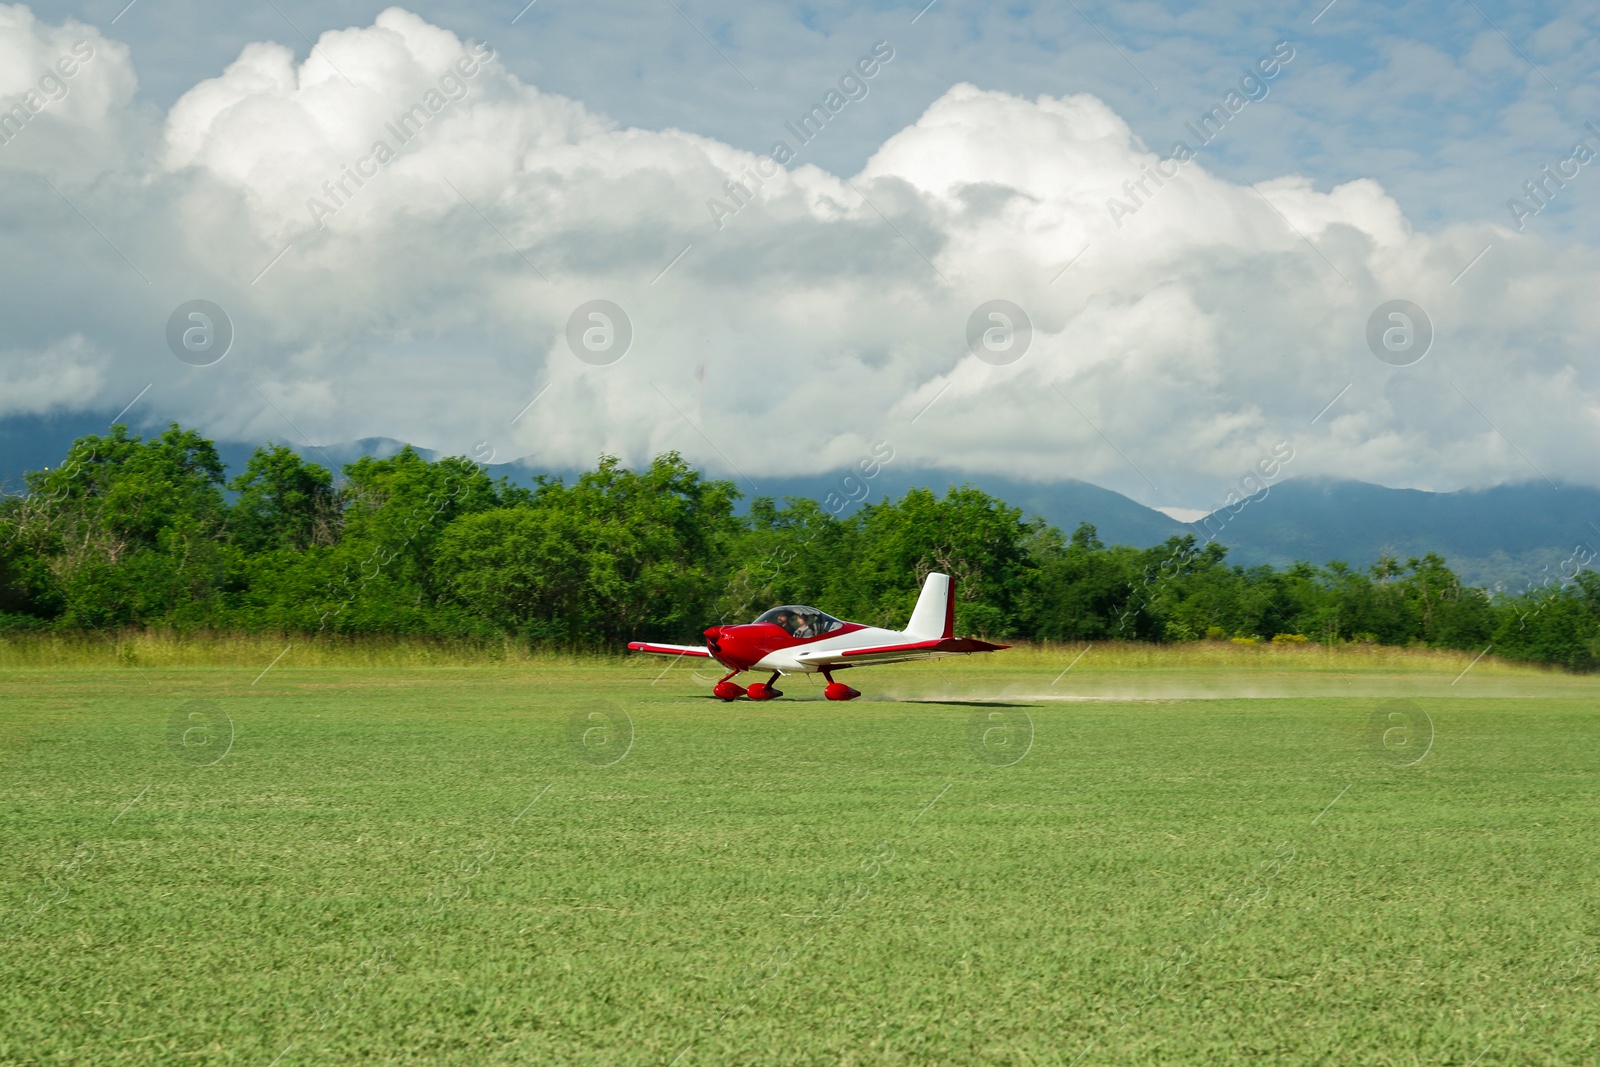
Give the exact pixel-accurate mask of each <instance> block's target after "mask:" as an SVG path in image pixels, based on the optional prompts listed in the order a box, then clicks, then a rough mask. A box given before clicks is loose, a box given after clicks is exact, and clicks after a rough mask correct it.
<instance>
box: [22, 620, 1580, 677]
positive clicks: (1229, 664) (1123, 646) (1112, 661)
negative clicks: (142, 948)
mask: <svg viewBox="0 0 1600 1067" xmlns="http://www.w3.org/2000/svg"><path fill="white" fill-rule="evenodd" d="M286 649H289V650H291V651H292V652H293V656H292V664H293V666H294V667H296V668H302V669H303V668H318V667H343V668H357V669H359V668H389V669H420V668H430V667H541V668H543V667H556V666H569V667H591V668H592V667H597V666H600V665H603V664H604V663H606V662H608V661H610V662H614V661H616V660H618V659H619V658H621V657H622V656H625V655H627V653H626V652H625V651H624V650H623V649H621V648H619V649H617V651H616V652H612V653H587V654H585V653H568V652H551V651H543V650H530V649H529V648H528V646H527V645H526V644H525V643H523V642H520V641H514V640H504V641H498V642H483V641H476V642H469V641H450V640H429V639H422V638H408V637H333V636H326V635H324V636H317V637H307V636H304V635H294V634H214V633H211V634H176V633H165V632H159V631H146V630H128V631H117V632H109V633H87V634H38V633H34V634H11V635H6V636H0V670H6V669H11V670H17V669H24V670H26V669H32V670H70V669H96V670H103V669H105V668H107V667H118V666H138V667H149V668H186V667H197V668H198V667H226V668H241V667H252V666H257V665H263V666H264V665H266V664H268V663H271V662H273V661H274V659H276V658H277V657H278V656H279V654H280V653H283V652H284V651H285V650H286ZM1080 653H1081V654H1082V655H1081V658H1079V657H1080ZM1475 655H1476V653H1472V652H1451V651H1443V650H1439V649H1427V648H1401V647H1396V646H1384V645H1366V644H1349V645H1334V646H1327V645H1318V644H1294V645H1274V644H1260V645H1241V644H1235V643H1232V642H1227V641H1192V642H1188V643H1186V644H1176V645H1148V644H1134V643H1131V642H1122V641H1100V642H1078V643H1071V642H1068V643H1063V644H1056V643H1053V642H1046V643H1037V644H1036V643H1023V644H1018V645H1016V646H1014V647H1012V648H1010V649H1008V650H1006V651H1004V652H1001V653H998V654H996V655H993V656H971V657H956V658H951V659H945V660H943V661H942V663H943V666H945V667H947V668H955V669H961V668H963V667H970V668H974V669H982V670H994V669H1000V670H1009V669H1022V670H1046V669H1054V670H1060V669H1061V668H1062V667H1065V666H1066V665H1067V664H1069V663H1073V664H1075V665H1074V667H1073V670H1074V671H1075V672H1077V673H1080V674H1083V673H1091V672H1093V673H1098V672H1103V671H1163V670H1166V671H1195V670H1218V671H1221V670H1227V671H1263V672H1267V671H1270V672H1282V671H1305V672H1314V671H1330V670H1333V671H1342V672H1346V673H1354V672H1360V671H1373V672H1379V671H1381V672H1388V673H1393V672H1408V671H1416V672H1428V673H1437V672H1439V671H1443V670H1451V669H1453V670H1457V671H1460V670H1464V669H1466V667H1467V666H1468V665H1469V664H1471V665H1472V669H1473V671H1474V672H1477V673H1528V672H1538V673H1551V671H1552V669H1551V668H1545V667H1541V666H1537V665H1533V664H1526V663H1515V662H1508V661H1503V660H1500V659H1499V658H1498V657H1495V656H1493V655H1486V656H1483V657H1482V658H1481V659H1478V660H1477V661H1476V663H1474V657H1475ZM1556 673H1559V672H1556Z"/></svg>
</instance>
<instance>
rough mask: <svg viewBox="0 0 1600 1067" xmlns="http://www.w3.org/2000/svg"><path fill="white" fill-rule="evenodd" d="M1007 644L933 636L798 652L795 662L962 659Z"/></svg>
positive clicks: (840, 664)
mask: <svg viewBox="0 0 1600 1067" xmlns="http://www.w3.org/2000/svg"><path fill="white" fill-rule="evenodd" d="M1010 647H1011V646H1010V645H994V644H990V643H989V642H988V641H979V640H977V639H976V638H972V637H936V638H933V639H931V640H927V641H906V642H903V643H900V644H892V645H872V646H869V647H867V648H844V649H837V650H831V651H825V650H821V649H819V650H817V651H815V652H797V653H795V657H794V658H795V659H797V660H799V661H800V662H801V663H805V664H810V665H815V666H818V667H848V666H850V665H851V664H856V663H861V664H866V663H899V662H902V661H904V660H914V659H931V658H932V657H934V656H964V655H967V654H968V653H971V652H997V651H999V650H1000V649H1002V648H1010Z"/></svg>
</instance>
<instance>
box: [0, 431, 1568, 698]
mask: <svg viewBox="0 0 1600 1067" xmlns="http://www.w3.org/2000/svg"><path fill="white" fill-rule="evenodd" d="M739 501H740V494H739V492H738V491H737V489H736V488H735V486H734V484H733V483H732V482H728V481H721V480H717V479H710V478H706V477H705V476H704V475H702V474H701V473H700V472H699V471H697V470H695V469H694V468H692V467H690V466H689V465H688V464H687V463H685V462H684V460H683V459H682V458H681V457H680V456H679V455H677V454H676V453H670V452H669V453H666V454H664V455H661V456H658V457H656V459H655V460H654V461H653V462H652V463H651V464H650V465H649V467H648V468H646V469H642V470H630V469H628V468H626V467H624V466H623V465H622V464H621V463H620V462H619V461H618V460H617V459H616V458H615V457H611V456H603V457H601V459H600V461H599V463H598V465H597V466H596V467H595V468H594V469H593V470H590V471H587V472H585V473H583V474H581V475H579V476H577V477H576V478H575V479H573V480H572V481H571V482H570V484H569V483H567V482H565V481H563V480H562V479H559V478H554V477H549V476H541V477H540V478H538V479H537V480H536V481H535V484H534V485H533V486H532V487H526V486H519V485H515V484H512V483H511V482H509V481H508V480H507V479H504V478H501V479H498V480H496V479H492V478H490V476H489V475H488V474H487V473H486V472H485V470H484V469H483V468H482V467H480V466H479V465H478V464H476V463H474V462H472V461H471V460H468V459H464V458H459V457H453V458H445V459H439V460H437V461H430V460H428V459H426V458H425V457H423V456H421V455H419V454H418V453H417V452H416V451H415V450H413V449H411V448H409V447H407V448H404V449H402V450H400V451H399V452H398V453H396V454H394V455H392V456H389V457H387V458H384V459H376V458H372V457H364V458H362V459H358V460H356V461H355V462H353V463H349V464H346V465H344V466H343V467H342V469H341V470H340V471H339V472H338V475H337V476H336V475H335V473H334V472H333V471H331V470H329V469H328V468H327V467H324V466H321V465H319V464H317V463H315V462H311V461H309V460H307V459H305V458H303V457H301V456H300V455H298V454H297V453H295V452H294V451H293V450H291V449H289V448H287V447H284V446H281V445H267V446H264V447H261V448H258V449H257V450H256V451H255V452H254V453H253V454H252V455H251V456H250V458H249V461H248V462H247V463H246V465H245V469H244V470H243V471H242V472H240V473H238V474H237V475H236V476H235V477H233V478H232V479H231V480H230V479H228V478H227V472H226V471H225V469H224V466H223V463H222V461H221V459H220V458H219V456H218V453H217V450H216V447H215V445H214V444H213V443H212V442H211V441H209V440H207V439H206V438H205V437H203V436H201V435H200V434H198V433H196V432H194V431H192V430H186V429H183V428H182V427H180V426H178V425H177V424H173V425H172V426H170V427H169V428H168V429H167V430H166V431H165V432H163V433H161V434H160V435H158V436H152V437H149V438H140V437H138V436H134V435H130V434H129V432H128V430H127V428H126V427H125V426H121V425H117V426H114V427H112V428H111V430H110V432H109V433H107V434H104V435H93V436H88V437H83V438H81V439H79V440H78V441H76V442H75V443H74V444H73V446H72V448H71V450H70V452H69V453H68V455H67V457H66V459H65V460H64V461H63V462H62V463H61V464H60V465H58V466H56V467H54V468H51V469H46V470H41V471H32V472H29V473H28V474H27V476H26V482H25V491H24V492H22V493H19V494H16V495H8V496H6V497H5V498H4V500H3V501H0V630H4V631H13V632H15V631H26V630H61V631H75V630H76V631H82V630H105V629H117V628H127V627H138V628H152V629H164V630H172V631H179V632H201V631H212V632H241V631H242V632H281V633H300V634H319V633H320V634H385V635H409V636H419V637H434V638H457V639H460V638H465V639H498V638H504V637H512V638H515V639H518V640H523V641H526V642H528V643H530V644H532V645H542V646H550V647H561V648H593V649H607V648H610V649H614V648H617V647H619V646H620V644H621V643H622V642H624V641H626V640H629V639H652V640H679V641H688V640H695V639H697V638H698V636H699V634H700V632H701V631H702V630H703V629H704V628H705V627H706V626H708V625H710V624H712V623H719V622H721V623H726V622H747V621H749V620H750V619H752V618H754V617H755V615H757V614H759V613H760V612H761V611H763V610H765V609H766V608H768V607H771V606H773V605H775V604H783V603H805V604H812V605H815V606H817V607H820V608H822V609H823V610H825V611H828V612H829V613H830V614H834V615H838V616H840V617H843V618H847V619H852V620H854V621H859V622H867V623H873V624H878V625H887V626H895V627H898V626H901V625H903V624H904V623H905V620H906V619H907V618H908V617H909V615H910V611H911V607H912V605H913V603H914V602H915V600H916V596H917V592H918V590H919V589H920V586H921V580H922V577H923V575H925V574H926V573H928V572H929V571H932V570H937V571H942V572H944V573H947V574H950V575H951V576H952V577H953V578H954V580H955V588H956V595H957V608H956V619H957V626H958V628H959V629H960V630H961V631H962V632H964V633H967V634H973V635H978V636H984V637H991V638H1000V639H1006V638H1011V639H1023V640H1040V641H1104V640H1128V641H1145V642H1158V643H1159V642H1182V641H1198V640H1235V641H1242V642H1277V643H1299V642H1302V641H1314V642H1322V643H1329V644H1333V643H1348V642H1367V643H1375V644H1385V645H1421V646H1429V647H1434V648H1447V649H1465V650H1472V651H1481V650H1483V649H1484V648H1486V647H1488V646H1490V645H1491V644H1492V646H1493V648H1494V650H1495V651H1496V652H1497V653H1498V654H1501V655H1504V656H1507V657H1510V658H1517V659H1525V660H1532V661H1537V662H1542V663H1551V664H1557V665H1560V666H1562V667H1566V668H1569V669H1573V670H1592V669H1594V668H1595V667H1596V666H1600V578H1597V576H1596V575H1595V574H1594V573H1593V572H1589V571H1577V572H1575V573H1572V574H1563V575H1561V576H1559V580H1557V581H1552V582H1549V583H1546V584H1545V585H1544V586H1542V587H1540V588H1537V589H1529V590H1527V591H1525V592H1524V593H1522V594H1520V595H1509V596H1508V595H1504V594H1502V595H1491V594H1490V593H1488V592H1486V591H1484V590H1482V589H1477V588H1472V587H1469V586H1466V585H1463V584H1462V582H1461V581H1460V580H1459V579H1458V578H1457V577H1456V575H1455V574H1454V573H1453V572H1452V571H1451V570H1450V568H1449V567H1448V566H1447V564H1446V562H1445V560H1443V559H1441V558H1440V557H1439V556H1437V555H1434V554H1431V553H1430V554H1429V555H1426V556H1424V557H1422V558H1421V559H1415V558H1412V559H1407V560H1404V561H1401V560H1398V559H1391V558H1385V559H1381V560H1379V561H1378V562H1377V563H1376V564H1373V565H1372V566H1369V567H1365V568H1361V567H1354V566H1350V565H1348V564H1346V563H1342V562H1338V561H1334V562H1330V563H1327V564H1325V565H1321V566H1318V565H1313V564H1311V563H1297V564H1295V565H1293V566H1291V567H1289V568H1287V569H1284V570H1277V569H1274V568H1272V567H1265V566H1262V567H1249V568H1246V567H1239V566H1234V565H1230V564H1229V563H1228V562H1227V549H1226V548H1225V547H1223V546H1222V545H1219V544H1216V543H1215V542H1210V543H1207V542H1203V541H1201V540H1199V539H1197V538H1196V537H1195V536H1193V535H1185V536H1182V537H1173V538H1169V539H1168V540H1167V541H1166V542H1164V543H1163V544H1160V545H1156V546H1153V547H1147V548H1137V547H1132V546H1127V545H1109V546H1108V545H1105V544H1103V543H1102V542H1101V540H1100V538H1099V536H1098V534H1097V532H1096V530H1095V528H1094V527H1093V526H1092V525H1089V524H1087V523H1085V524H1082V525H1080V526H1079V527H1078V528H1077V529H1076V530H1074V531H1073V532H1072V533H1071V534H1070V535H1066V534H1064V533H1063V532H1062V531H1060V530H1058V529H1056V528H1054V527H1052V526H1049V525H1048V524H1046V523H1045V522H1043V521H1042V520H1040V519H1037V518H1032V519H1029V518H1025V517H1024V515H1023V513H1022V511H1021V510H1020V509H1018V508H1015V507H1012V506H1010V505H1008V504H1006V503H1005V502H1004V501H1001V500H998V499H996V498H994V497H992V496H990V495H988V494H987V493H984V492H982V491H981V490H978V489H976V488H973V487H972V486H963V487H960V488H951V489H949V490H948V491H947V492H945V493H944V494H943V495H942V496H941V495H938V494H935V493H934V492H932V491H930V490H928V489H912V490H910V491H908V492H907V493H905V495H903V496H902V497H900V498H899V499H898V500H885V501H883V502H880V503H872V504H865V505H863V506H861V507H860V508H858V509H857V510H855V511H854V512H852V513H850V514H848V515H844V516H837V515H835V514H833V513H832V512H831V511H830V510H828V509H825V508H824V507H823V506H822V505H821V504H819V503H818V502H817V501H814V500H810V499H805V498H795V497H790V498H786V499H784V500H782V501H777V500H773V499H771V498H766V497H758V498H756V499H754V500H752V501H751V502H750V506H749V508H748V509H747V510H746V511H744V512H743V513H740V511H739V510H738V504H739Z"/></svg>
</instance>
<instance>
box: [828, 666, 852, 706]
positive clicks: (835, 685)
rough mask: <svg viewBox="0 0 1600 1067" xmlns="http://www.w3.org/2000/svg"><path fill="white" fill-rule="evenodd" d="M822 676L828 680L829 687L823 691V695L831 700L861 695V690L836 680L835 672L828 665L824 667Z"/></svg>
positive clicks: (849, 698) (850, 698)
mask: <svg viewBox="0 0 1600 1067" xmlns="http://www.w3.org/2000/svg"><path fill="white" fill-rule="evenodd" d="M822 676H823V677H824V678H826V679H827V680H828V688H826V689H824V690H823V691H822V695H823V696H825V697H827V698H828V699H829V700H854V699H855V698H856V697H858V696H860V695H861V690H859V689H851V688H850V687H849V686H848V685H845V684H844V683H843V682H836V681H834V680H833V672H832V671H830V670H828V668H826V667H824V668H822Z"/></svg>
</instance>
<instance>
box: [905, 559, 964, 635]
mask: <svg viewBox="0 0 1600 1067" xmlns="http://www.w3.org/2000/svg"><path fill="white" fill-rule="evenodd" d="M955 628H956V600H955V595H954V590H952V589H951V587H950V576H949V575H948V574H929V575H928V578H927V580H926V581H924V582H923V583H922V595H921V596H919V597H917V606H916V608H915V610H913V611H912V612H911V621H910V622H909V623H907V624H906V633H907V634H910V635H911V636H913V637H925V638H929V639H933V638H946V637H954V636H955Z"/></svg>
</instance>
